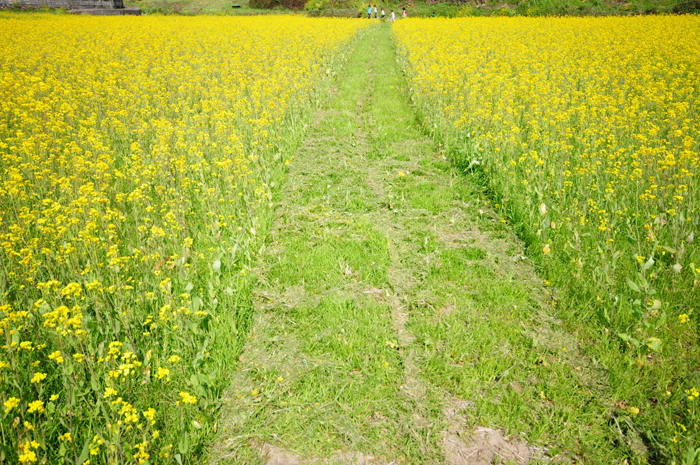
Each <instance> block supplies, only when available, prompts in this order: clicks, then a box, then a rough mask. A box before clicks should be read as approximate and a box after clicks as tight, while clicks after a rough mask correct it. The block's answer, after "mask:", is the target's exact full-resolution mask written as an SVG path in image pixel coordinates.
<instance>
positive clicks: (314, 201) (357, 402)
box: [211, 24, 645, 464]
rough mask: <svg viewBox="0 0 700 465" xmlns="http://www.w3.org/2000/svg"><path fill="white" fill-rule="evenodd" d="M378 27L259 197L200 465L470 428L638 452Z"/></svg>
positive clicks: (391, 451)
mask: <svg viewBox="0 0 700 465" xmlns="http://www.w3.org/2000/svg"><path fill="white" fill-rule="evenodd" d="M390 33H391V29H390V27H389V25H386V24H384V25H379V24H378V25H375V26H372V27H371V29H370V30H369V31H368V32H366V33H365V35H364V36H363V37H362V38H361V39H360V41H359V42H358V45H357V47H356V49H355V50H354V51H353V52H352V53H351V54H350V55H348V56H347V61H346V62H345V67H344V69H342V70H341V69H335V70H334V71H336V73H337V81H336V83H335V85H334V88H333V89H332V92H331V96H330V98H329V101H328V102H327V103H324V104H323V105H322V107H321V108H320V109H319V112H318V114H317V116H316V121H315V122H314V124H313V125H312V126H311V130H310V133H309V136H308V137H307V139H306V140H305V141H304V142H303V143H302V145H301V146H300V148H299V150H298V152H297V154H296V155H295V161H294V162H293V164H292V165H291V167H290V174H289V178H288V179H287V182H286V184H285V187H284V188H283V189H282V190H281V191H280V192H279V193H278V195H277V197H276V199H275V200H276V202H277V211H278V218H277V219H276V221H275V223H274V225H273V227H272V230H271V235H270V238H269V241H268V244H267V246H266V248H265V249H264V250H263V251H262V254H261V256H260V263H259V264H258V265H257V271H258V273H259V275H260V277H261V281H260V283H259V285H258V287H257V290H256V291H254V292H255V294H256V295H257V298H256V302H255V313H254V315H253V321H254V324H253V326H252V329H251V332H250V334H249V337H248V342H247V344H246V346H245V348H244V350H243V353H242V355H241V359H240V360H241V363H240V366H239V369H238V370H237V371H236V372H234V373H232V374H231V388H230V389H229V391H228V393H227V395H226V396H225V400H226V402H227V404H226V405H227V406H226V408H225V409H224V413H223V416H222V419H221V423H220V424H221V429H220V435H219V437H218V438H217V440H216V443H215V445H214V447H213V448H212V459H211V462H212V463H267V461H268V460H275V459H278V460H282V459H283V458H284V459H285V460H287V459H290V457H294V458H296V459H319V460H328V461H329V462H331V463H348V462H350V461H353V460H359V459H361V458H362V457H366V456H368V455H370V456H373V457H375V460H376V461H379V462H386V463H389V462H391V461H396V462H397V463H401V462H405V463H445V461H446V454H447V453H448V452H446V450H445V449H444V446H443V445H444V442H445V440H446V439H447V438H450V440H452V441H456V443H457V444H459V447H461V448H462V449H461V450H462V451H468V450H469V441H470V437H471V436H472V434H473V432H474V431H475V430H476V429H477V428H479V427H490V428H493V429H497V430H499V431H502V432H503V433H504V434H505V435H506V438H509V439H508V441H510V442H511V443H513V444H515V443H516V442H518V443H521V444H525V443H526V444H528V445H529V446H530V448H531V449H530V452H531V453H532V454H533V457H535V458H536V459H537V460H547V457H550V458H554V457H556V458H557V460H563V461H565V462H566V461H569V462H574V461H576V462H578V461H583V462H586V463H601V464H603V463H621V462H623V461H624V460H627V461H628V462H630V463H641V462H643V461H644V460H645V456H644V452H643V451H641V449H639V450H638V449H635V445H636V444H638V442H639V441H638V438H637V437H636V436H634V435H633V434H632V435H626V434H625V432H622V433H619V432H618V431H617V430H616V428H615V427H614V426H611V424H610V420H609V418H610V416H609V414H610V412H611V410H612V409H613V408H614V405H613V403H612V400H611V392H610V388H609V383H608V381H609V380H608V378H607V372H606V370H605V369H603V368H602V367H601V366H600V365H599V363H598V362H597V361H596V360H595V359H593V358H591V357H589V355H588V346H587V344H586V343H585V341H579V340H577V338H576V336H575V335H574V334H570V333H567V332H566V331H563V330H562V329H561V322H560V321H558V320H557V319H556V318H555V316H554V314H555V311H554V309H553V308H552V307H551V306H550V305H549V304H548V302H549V301H551V292H552V290H551V289H550V288H549V287H547V286H546V285H545V284H544V283H543V282H542V281H541V280H540V279H539V278H538V277H537V275H536V274H535V272H534V269H533V267H532V265H531V263H530V262H529V261H528V260H523V259H522V255H523V244H522V243H520V242H519V241H518V239H517V238H516V237H515V235H514V233H513V232H512V231H511V230H510V229H509V228H508V226H507V225H504V224H502V223H501V222H500V218H499V217H498V216H497V215H496V213H495V212H494V211H493V210H492V209H491V208H489V207H488V206H487V203H488V196H487V195H486V193H485V192H483V191H482V190H481V188H480V187H479V186H478V185H476V184H470V183H468V182H467V180H465V179H464V178H463V177H461V175H459V174H458V173H455V172H454V169H453V167H452V166H451V164H450V163H449V162H448V161H447V160H446V159H445V158H444V157H443V155H442V154H441V152H440V151H439V147H438V150H436V148H435V147H433V145H432V143H431V141H430V139H429V138H428V137H425V136H424V135H423V133H422V130H421V128H420V125H419V124H417V121H416V117H415V114H414V113H413V110H412V108H411V107H410V105H409V104H408V100H407V98H406V94H405V91H406V83H405V81H404V79H403V77H402V75H401V73H400V71H399V69H398V68H397V64H396V61H395V51H394V49H393V46H392V45H391V41H390ZM450 412H456V413H450ZM454 438H457V439H454Z"/></svg>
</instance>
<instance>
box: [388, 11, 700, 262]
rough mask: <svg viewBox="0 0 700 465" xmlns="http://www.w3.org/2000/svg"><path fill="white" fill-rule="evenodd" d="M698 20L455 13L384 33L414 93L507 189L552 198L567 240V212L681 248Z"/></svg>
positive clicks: (603, 236)
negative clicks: (403, 61)
mask: <svg viewBox="0 0 700 465" xmlns="http://www.w3.org/2000/svg"><path fill="white" fill-rule="evenodd" d="M699 28H700V20H699V19H698V18H697V17H692V16H688V17H682V18H677V17H676V18H671V17H653V18H643V19H642V18H634V19H631V18H605V19H598V18H562V19H552V18H517V19H511V18H503V19H489V20H484V19H478V18H465V19H458V20H437V21H433V22H420V21H406V22H403V23H401V24H399V25H397V26H396V28H395V31H396V32H395V33H396V38H397V42H398V44H399V48H400V50H401V51H402V53H403V54H404V56H405V57H406V58H407V60H408V67H409V68H410V70H411V77H410V84H411V86H412V91H413V97H414V99H416V100H417V101H418V102H419V103H420V104H422V105H423V106H424V107H425V108H426V112H427V114H428V115H430V118H431V119H432V120H433V121H434V123H435V124H436V130H437V131H438V132H440V133H442V134H443V135H444V136H445V141H446V142H447V144H448V145H449V146H451V147H453V148H454V149H456V150H458V151H459V150H462V151H463V152H465V153H468V156H469V157H471V158H473V159H476V160H482V159H483V161H484V162H486V163H485V165H486V169H487V170H488V172H489V173H490V174H491V177H492V182H493V183H495V185H496V186H497V187H498V189H499V191H500V192H502V193H503V195H504V196H505V197H506V198H508V199H512V201H515V202H518V201H520V202H522V204H523V207H525V208H527V209H528V210H530V211H531V212H530V213H533V214H534V209H535V208H536V207H537V205H539V204H540V203H542V202H544V203H546V204H547V205H549V206H550V209H549V210H550V215H549V216H548V218H547V219H548V223H547V226H549V225H561V226H558V227H564V228H566V229H567V233H566V236H567V240H569V239H570V238H571V236H572V234H570V232H571V230H572V229H574V228H573V226H572V225H574V224H575V225H580V226H583V227H581V228H578V230H579V231H581V232H586V233H590V234H593V236H594V239H595V241H601V242H603V243H614V242H615V241H623V240H625V239H627V236H628V235H629V234H630V231H631V233H632V236H633V239H634V240H640V241H645V242H650V243H651V244H647V245H646V246H645V248H646V249H647V250H648V249H650V248H651V245H652V244H653V243H654V241H655V240H656V239H660V240H665V241H666V242H667V243H664V244H663V245H667V246H670V247H673V248H678V247H680V245H681V243H680V241H681V240H682V239H685V238H686V237H687V236H688V235H689V234H690V232H691V231H692V227H693V222H694V220H695V218H696V216H697V213H698V208H699V206H698V202H697V201H698V198H699V196H700V193H699V191H698V181H697V176H698V174H699V172H700V155H698V148H699V146H700V140H699V138H698V134H699V132H700V119H698V118H697V108H698V86H697V76H698V73H699V72H700V64H698V61H697V60H696V59H695V57H697V56H698V53H700V33H699V32H698V30H699ZM623 37H624V39H622V38H623ZM433 121H431V122H433ZM533 216H534V215H533ZM555 220H556V221H555ZM695 224H697V221H695ZM537 226H538V229H540V234H543V229H544V228H543V227H542V225H541V224H538V225H537ZM630 226H631V227H630ZM556 228H557V226H552V227H551V228H550V229H556ZM550 232H551V231H550ZM621 236H622V237H621ZM674 238H675V239H674ZM573 245H574V246H577V244H573ZM613 248H615V247H614V246H613Z"/></svg>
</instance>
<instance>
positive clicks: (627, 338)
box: [617, 333, 640, 349]
mask: <svg viewBox="0 0 700 465" xmlns="http://www.w3.org/2000/svg"><path fill="white" fill-rule="evenodd" d="M617 335H618V336H619V338H620V339H622V340H623V341H625V342H629V343H630V344H632V345H633V346H634V347H635V348H637V349H639V346H640V343H639V341H638V340H636V339H635V338H633V337H631V336H628V335H627V334H623V333H618V334H617Z"/></svg>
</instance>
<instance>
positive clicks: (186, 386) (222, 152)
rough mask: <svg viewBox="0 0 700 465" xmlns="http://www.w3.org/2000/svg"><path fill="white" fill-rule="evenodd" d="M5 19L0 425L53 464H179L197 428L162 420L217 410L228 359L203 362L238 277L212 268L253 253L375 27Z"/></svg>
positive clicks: (16, 447) (20, 453) (25, 449)
mask: <svg viewBox="0 0 700 465" xmlns="http://www.w3.org/2000/svg"><path fill="white" fill-rule="evenodd" d="M2 21H3V27H2V29H0V43H2V44H3V45H2V46H3V52H2V54H0V263H2V267H0V332H1V333H2V336H3V339H4V341H6V342H5V345H4V346H2V349H0V394H2V396H1V397H2V398H3V408H4V409H3V410H4V413H5V415H4V417H3V419H2V420H0V421H2V422H3V430H4V431H12V430H13V428H15V427H16V426H17V425H25V429H24V431H25V432H24V433H22V434H21V435H10V436H8V440H10V441H14V442H13V443H11V444H7V446H8V447H7V450H8V451H9V450H11V451H15V452H14V453H16V455H15V456H13V457H8V458H7V459H8V460H9V461H10V462H13V461H15V462H16V461H20V462H28V463H29V462H35V461H37V460H38V461H40V462H41V461H42V460H43V461H45V462H47V463H54V462H56V461H60V460H61V458H60V457H59V455H57V454H59V452H58V451H59V450H63V449H65V447H66V443H74V444H78V447H79V448H80V447H83V444H89V454H90V456H91V457H93V458H92V460H93V461H94V462H95V463H111V462H113V461H119V460H122V458H123V457H124V456H125V454H126V455H128V456H130V457H134V460H136V461H138V462H140V463H145V462H149V461H153V460H155V459H154V457H159V458H160V459H158V460H161V461H163V460H167V457H170V456H171V455H172V452H171V451H172V447H173V444H174V443H177V441H179V440H180V439H181V437H182V435H185V434H187V431H181V430H180V426H179V424H178V425H175V424H171V425H170V427H168V426H167V425H166V424H165V422H167V421H168V418H170V419H172V418H178V417H179V416H182V415H184V416H189V415H198V416H197V418H199V420H198V421H205V420H202V419H201V418H202V417H201V415H202V413H201V412H202V411H205V410H206V411H207V412H209V411H213V409H211V408H210V407H211V405H210V403H211V402H213V400H212V396H210V395H208V394H209V393H211V392H212V387H211V386H212V385H211V383H212V380H213V379H214V377H215V375H216V369H215V368H216V365H215V364H211V365H209V366H207V367H206V371H204V372H203V371H202V370H204V368H203V367H204V364H205V362H204V361H205V360H206V359H207V358H208V357H210V351H211V350H212V349H211V346H212V345H213V343H212V342H211V341H214V340H217V337H216V335H213V334H210V333H211V332H212V331H217V330H218V329H217V327H227V330H228V329H229V328H228V326H229V325H228V324H218V320H217V323H212V319H214V318H217V319H218V318H219V316H218V314H217V312H220V311H223V312H224V313H226V315H224V316H225V318H229V319H228V320H226V321H232V320H231V319H230V317H231V315H230V314H229V313H231V312H232V310H233V309H235V305H233V304H231V305H227V306H226V308H225V310H221V309H222V308H224V306H223V305H221V303H222V302H225V301H227V299H228V301H232V300H233V299H234V297H235V296H236V293H237V292H239V289H238V286H239V283H243V281H242V280H241V277H240V276H239V270H233V271H235V275H234V276H235V278H234V279H228V278H227V280H226V282H227V284H226V286H220V285H219V284H220V281H219V280H218V279H219V277H220V276H221V275H222V274H223V272H224V270H226V272H227V273H232V270H231V269H232V268H233V267H234V266H240V265H238V264H237V262H238V261H240V260H243V259H242V258H241V257H249V256H250V254H249V251H248V249H247V247H248V246H249V244H251V243H252V242H253V241H254V240H256V238H255V228H256V227H257V224H258V222H259V221H260V215H261V214H263V213H265V209H269V208H270V206H271V205H270V195H271V186H270V185H269V184H270V180H271V179H274V176H278V175H279V173H281V172H282V170H283V169H284V166H285V161H288V160H289V159H290V155H289V154H288V153H285V148H286V147H287V141H288V140H298V136H299V135H300V134H301V132H302V131H303V126H304V125H303V119H305V118H306V116H308V114H309V112H310V110H311V109H312V108H313V106H312V104H313V103H314V102H315V100H316V92H317V90H318V86H319V84H320V83H321V82H322V81H323V80H324V79H329V77H328V76H326V73H325V71H326V69H327V68H328V67H329V66H330V65H331V64H333V63H335V62H336V60H337V58H336V55H337V56H338V57H339V54H340V51H341V49H342V48H343V47H345V46H346V45H347V44H349V42H350V41H351V40H352V39H353V37H354V36H355V35H356V33H357V32H358V31H359V29H360V28H362V27H365V26H366V25H365V24H364V23H360V22H356V21H349V20H339V19H319V20H314V19H309V18H299V17H291V16H285V17H264V18H262V17H261V18H218V17H198V18H176V17H167V18H166V17H144V18H139V20H138V21H136V20H128V21H125V20H123V18H85V17H74V16H68V15H66V16H63V15H41V14H33V15H31V16H27V15H13V14H4V16H3V20H2ZM287 151H288V150H287ZM224 255H225V256H226V258H222V257H223V256H224ZM225 260H228V261H225ZM222 261H225V264H224V265H223V266H222ZM212 263H218V265H217V266H216V267H214V268H212ZM210 278H211V280H210ZM193 283H194V284H193ZM205 286H206V287H205ZM205 289H206V291H205ZM233 325H234V326H235V323H234V324H233ZM227 337H228V336H227ZM220 339H221V340H224V339H225V338H220ZM178 362H179V363H178ZM198 376H199V377H198ZM189 392H193V394H189ZM178 404H180V406H179V407H178V406H177V405H178ZM184 405H186V406H187V407H188V408H187V409H184V408H183V407H184ZM169 408H173V409H174V408H177V409H178V410H179V414H175V413H173V414H171V415H168V414H167V410H168V409H169ZM68 416H69V417H70V418H71V422H70V424H71V426H70V431H66V428H65V423H63V424H59V423H58V420H57V419H59V418H67V417H68ZM190 423H191V422H189V421H185V422H183V423H182V424H184V425H189V424H190ZM57 431H60V432H59V433H57ZM59 435H60V436H59ZM37 438H41V441H42V442H43V441H47V444H46V447H42V448H41V449H37V448H36V447H35V446H34V445H33V444H34V443H33V442H32V440H33V439H37ZM44 438H45V439H44ZM146 438H149V439H148V440H147V441H146V440H145V439H146ZM60 442H63V445H59V443H60ZM71 447H72V446H71ZM124 447H129V450H128V451H125V450H124V449H123V448H124ZM86 450H87V449H86ZM180 450H181V451H182V449H180ZM183 460H185V458H184V457H183ZM85 463H87V462H85Z"/></svg>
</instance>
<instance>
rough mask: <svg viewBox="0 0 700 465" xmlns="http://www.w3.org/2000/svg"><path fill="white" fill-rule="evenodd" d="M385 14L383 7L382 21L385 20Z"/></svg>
mask: <svg viewBox="0 0 700 465" xmlns="http://www.w3.org/2000/svg"><path fill="white" fill-rule="evenodd" d="M384 16H385V14H384V7H382V21H384Z"/></svg>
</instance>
